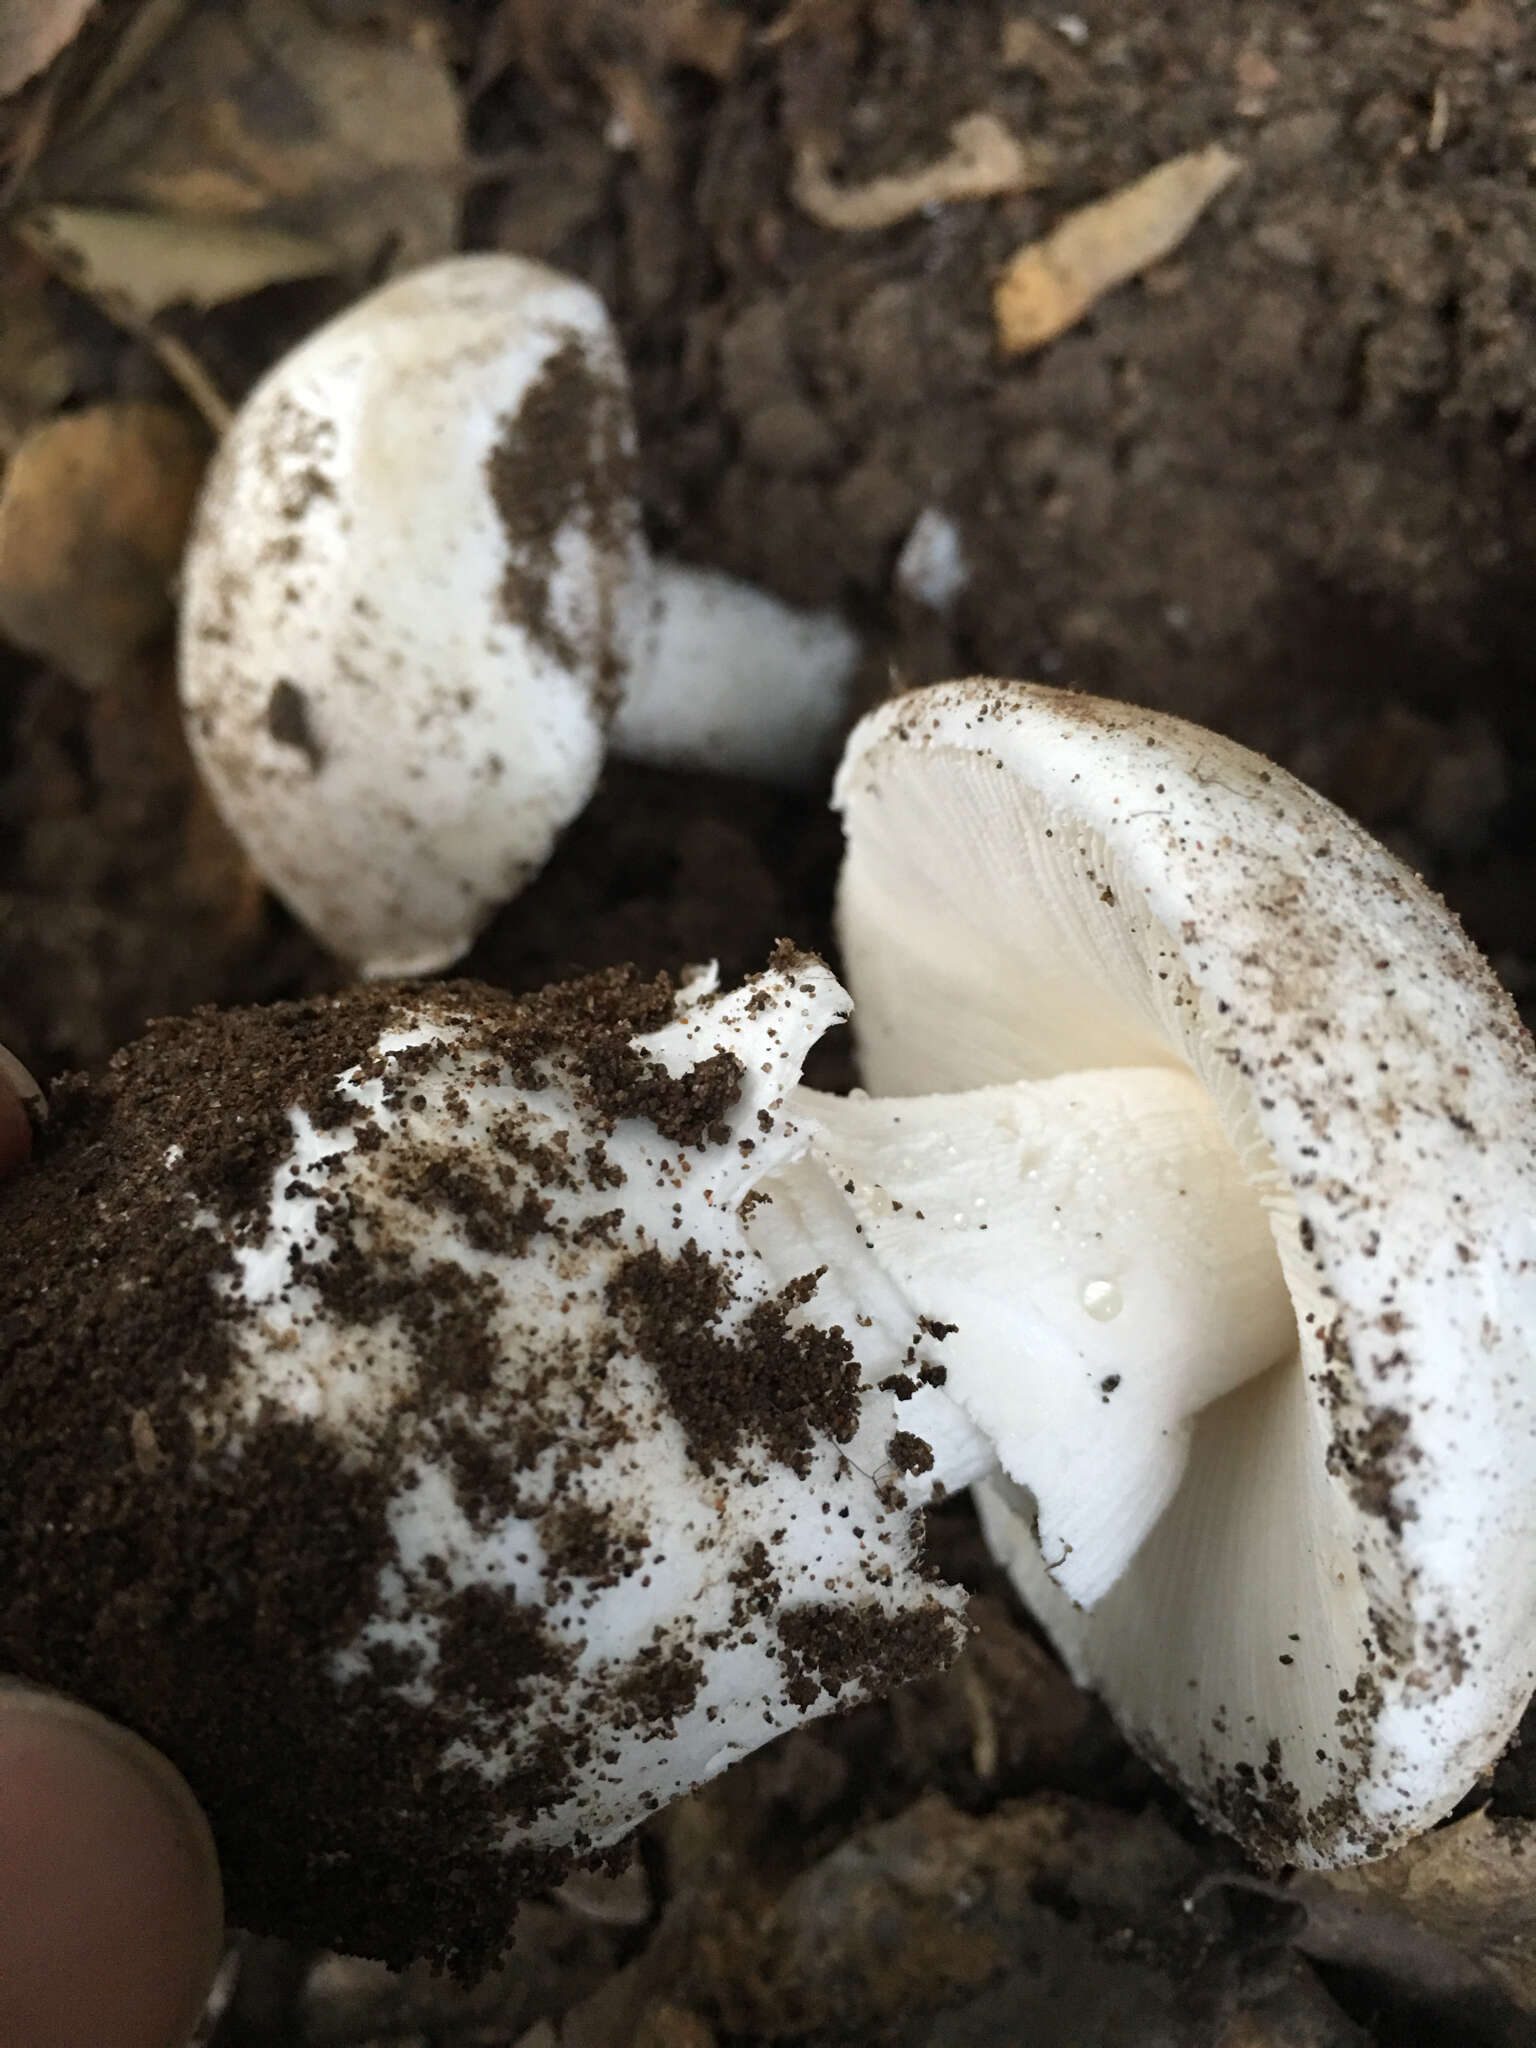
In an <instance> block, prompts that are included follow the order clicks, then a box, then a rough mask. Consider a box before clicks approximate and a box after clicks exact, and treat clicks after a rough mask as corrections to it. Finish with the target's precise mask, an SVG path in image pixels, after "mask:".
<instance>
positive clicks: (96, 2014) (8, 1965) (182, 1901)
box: [0, 1680, 223, 2048]
mask: <svg viewBox="0 0 1536 2048" xmlns="http://www.w3.org/2000/svg"><path fill="white" fill-rule="evenodd" d="M222 1941H223V1900H222V1896H221V1892H220V1886H219V1876H218V1863H217V1859H216V1857H215V1854H214V1848H213V1838H212V1836H211V1834H210V1832H209V1828H208V1823H207V1821H206V1819H205V1818H204V1816H203V1813H202V1810H201V1809H200V1808H199V1806H198V1805H197V1802H196V1801H195V1800H194V1799H193V1797H192V1794H191V1792H190V1791H189V1790H188V1788H187V1785H186V1782H185V1780H184V1779H183V1778H182V1777H181V1775H180V1773H179V1772H178V1771H176V1770H175V1769H174V1768H173V1767H172V1765H171V1764H169V1763H168V1762H167V1761H166V1759H165V1758H164V1757H162V1756H161V1755H160V1754H159V1753H158V1751H156V1750H153V1749H151V1748H150V1747H149V1745H148V1744H147V1743H145V1742H142V1741H140V1739H139V1738H138V1737H137V1736H136V1735H133V1734H130V1733H129V1732H128V1731H127V1730H126V1729H123V1728H119V1727H117V1726H115V1725H114V1724H113V1723H112V1722H110V1721H107V1720H104V1719H103V1717H102V1716H101V1715H100V1714H97V1713H94V1712H92V1710H91V1709H90V1708H88V1707H83V1706H80V1705H79V1704H78V1703H77V1702H75V1701H73V1700H65V1699H61V1698H59V1697H58V1696H57V1695H56V1694H53V1693H49V1692H44V1691H40V1690H39V1689H38V1688H36V1687H34V1686H30V1685H27V1684H26V1683H24V1682H18V1681H14V1680H0V2041H3V2042H4V2043H5V2044H6V2048H44V2044H47V2048H75V2044H76V2043H78V2044H79V2048H87V2044H89V2048H180V2044H182V2043H183V2042H185V2040H186V2039H187V2036H188V2035H189V2034H190V2032H191V2030H192V2028H193V2026H194V2025H195V2023H196V2020H197V2016H198V2014H199V2012H200V2011H201V2010H202V2006H203V2002H204V2000H205V1998H206V1996H207V1993H208V1987H209V1985H210V1984H211V1982H212V1980H213V1974H214V1971H215V1970H216V1969H217V1967H218V1961H219V1953H220V1949H221V1946H222Z"/></svg>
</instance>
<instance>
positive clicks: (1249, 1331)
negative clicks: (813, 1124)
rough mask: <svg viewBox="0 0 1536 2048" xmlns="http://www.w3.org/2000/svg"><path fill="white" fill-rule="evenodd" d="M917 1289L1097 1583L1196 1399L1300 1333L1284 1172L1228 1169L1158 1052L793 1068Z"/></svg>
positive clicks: (874, 1241) (980, 1406) (817, 1151)
mask: <svg viewBox="0 0 1536 2048" xmlns="http://www.w3.org/2000/svg"><path fill="white" fill-rule="evenodd" d="M794 1109H795V1112H796V1114H797V1115H805V1114H807V1113H811V1114H814V1116H815V1118H816V1120H817V1126H818V1129H817V1134H816V1136H815V1138H814V1139H813V1142H812V1152H813V1155H814V1157H815V1158H816V1159H817V1160H818V1161H819V1162H820V1163H821V1164H822V1165H823V1166H824V1167H825V1169H826V1170H827V1172H828V1173H829V1174H830V1175H831V1176H832V1177H833V1178H834V1180H835V1181H836V1182H837V1184H838V1185H839V1186H840V1187H841V1188H842V1190H843V1194H844V1199H845V1200H846V1201H847V1202H848V1204H849V1206H850V1208H851V1209H852V1211H853V1214H854V1217H855V1219H856V1221H857V1226H858V1228H859V1230H860V1231H861V1233H862V1235H863V1239H864V1242H865V1243H866V1244H867V1245H868V1247H869V1249H870V1251H871V1253H872V1254H873V1256H874V1259H875V1261H876V1263H877V1264H878V1265H879V1267H880V1269H881V1271H882V1272H883V1273H885V1274H886V1275H887V1276H888V1277H889V1278H890V1279H891V1280H892V1281H893V1282H894V1284H895V1286H896V1287H897V1289H898V1290H899V1291H900V1293H901V1295H902V1297H903V1299H904V1301H905V1302H906V1303H907V1304H908V1306H909V1310H910V1313H911V1314H912V1315H914V1316H916V1317H918V1318H921V1319H922V1320H923V1321H924V1322H925V1323H926V1325H927V1326H928V1327H929V1328H930V1329H934V1328H942V1327H943V1326H946V1325H947V1326H949V1331H948V1334H947V1335H946V1336H944V1338H943V1339H942V1341H930V1342H929V1343H928V1344H927V1345H926V1346H924V1347H922V1354H923V1355H924V1356H926V1357H928V1358H930V1359H932V1360H935V1361H938V1362H941V1363H942V1365H943V1366H944V1368H945V1371H946V1380H945V1392H946V1393H947V1394H948V1395H949V1396H950V1397H951V1398H952V1399H954V1400H955V1401H956V1402H958V1403H959V1405H960V1407H961V1408H962V1409H963V1410H964V1411H965V1414H966V1415H967V1417H968V1418H969V1419H970V1420H971V1421H972V1422H973V1423H974V1424H975V1426H976V1428H977V1429H978V1431H979V1432H980V1433H981V1436H982V1438H983V1439H984V1441H985V1445H986V1446H987V1447H989V1449H990V1456H987V1454H986V1451H985V1450H983V1451H981V1452H980V1456H981V1459H982V1464H981V1467H980V1469H978V1465H977V1456H978V1452H977V1451H976V1450H973V1451H972V1453H971V1456H970V1458H969V1459H968V1460H966V1462H965V1463H964V1465H961V1466H959V1467H956V1466H955V1465H951V1466H950V1468H949V1469H945V1467H944V1466H943V1465H942V1464H941V1465H940V1466H939V1467H938V1471H937V1476H938V1477H940V1478H941V1479H943V1480H944V1482H945V1483H946V1484H947V1485H949V1486H957V1485H965V1484H968V1483H969V1482H970V1481H971V1480H972V1479H974V1478H979V1477H981V1476H982V1470H984V1469H987V1468H989V1467H990V1466H991V1465H992V1464H993V1463H996V1464H998V1465H1001V1467H1002V1469H1003V1471H1004V1472H1005V1473H1006V1474H1007V1475H1008V1476H1009V1477H1010V1478H1011V1479H1013V1480H1014V1481H1016V1482H1017V1483H1018V1484H1020V1485H1022V1486H1026V1487H1028V1488H1029V1490H1030V1492H1031V1493H1032V1494H1033V1495H1034V1498H1035V1501H1036V1504H1037V1507H1038V1511H1039V1542H1040V1548H1041V1551H1042V1554H1043V1555H1044V1557H1045V1559H1046V1560H1047V1563H1048V1565H1049V1567H1050V1570H1051V1573H1052V1576H1053V1577H1054V1578H1055V1580H1056V1582H1057V1584H1058V1585H1060V1586H1061V1587H1062V1589H1063V1591H1064V1592H1066V1593H1067V1594H1069V1595H1070V1597H1071V1598H1072V1599H1074V1600H1075V1601H1077V1602H1078V1603H1079V1604H1080V1605H1082V1606H1084V1607H1091V1606H1092V1605H1093V1604H1094V1603H1095V1602H1096V1601H1097V1600H1098V1599H1100V1598H1101V1597H1102V1596H1103V1594H1104V1593H1106V1592H1107V1591H1108V1590H1109V1588H1110V1586H1111V1585H1113V1584H1114V1582H1115V1580H1116V1579H1118V1578H1119V1576H1120V1574H1121V1572H1122V1571H1123V1570H1124V1568H1125V1566H1126V1565H1127V1564H1128V1563H1129V1562H1130V1559H1131V1558H1132V1556H1133V1555H1134V1554H1135V1552H1136V1550H1137V1549H1138V1548H1139V1546H1140V1544H1141V1542H1142V1540H1143V1538H1144V1537H1145V1536H1146V1535H1147V1533H1148V1531H1149V1530H1150V1529H1151V1528H1152V1526H1153V1524H1154V1523H1155V1522H1156V1521H1157V1519H1158V1517H1159V1516H1160V1515H1161V1513H1162V1511H1163V1509H1164V1508H1165V1507H1166V1506H1167V1504H1168V1502H1169V1500H1170V1499H1171V1498H1172V1497H1173V1493H1174V1490H1175V1488H1176V1487H1177V1486H1178V1483H1179V1480H1180V1478H1181V1477H1182V1475H1183V1472H1184V1467H1185V1463H1186V1460H1187V1458H1188V1454H1189V1442H1190V1432H1191V1429H1192V1426H1193V1423H1194V1420H1195V1418H1196V1416H1197V1415H1198V1414H1199V1413H1200V1411H1201V1410H1202V1409H1204V1408H1206V1407H1207V1406H1208V1405H1209V1404H1210V1403H1211V1402H1212V1401H1214V1400H1216V1399H1218V1398H1219V1397H1220V1396H1221V1395H1223V1394H1227V1393H1230V1392H1231V1391H1232V1389H1233V1388H1234V1387H1237V1386H1240V1385H1241V1384H1242V1383H1243V1382H1244V1381H1245V1380H1248V1379H1250V1378H1252V1377H1253V1376H1254V1374H1256V1373H1259V1372H1262V1371H1264V1370H1265V1369H1266V1368H1267V1367H1268V1366H1271V1365H1274V1364H1275V1363H1277V1362H1278V1361H1280V1360H1283V1359H1288V1358H1290V1357H1291V1356H1292V1354H1293V1353H1294V1350H1295V1346H1296V1325H1295V1317H1294V1314H1293V1311H1292V1306H1291V1300H1290V1296H1289V1294H1288V1292H1287V1290H1286V1285H1285V1280H1284V1277H1283V1275H1282V1273H1281V1270H1280V1261H1279V1259H1278V1257H1277V1255H1276V1251H1275V1241H1274V1237H1273V1235H1272V1224H1273V1212H1275V1211H1278V1213H1279V1216H1280V1217H1281V1218H1282V1219H1283V1220H1285V1221H1286V1222H1289V1221H1290V1220H1291V1217H1292V1213H1293V1207H1294V1205H1293V1203H1292V1202H1291V1200H1290V1199H1289V1194H1288V1191H1285V1192H1282V1191H1280V1190H1279V1189H1275V1190H1274V1191H1272V1192H1271V1191H1268V1190H1261V1189H1259V1188H1256V1187H1254V1186H1253V1185H1252V1184H1251V1183H1250V1181H1249V1180H1248V1178H1247V1176H1246V1175H1245V1174H1244V1172H1243V1170H1242V1167H1241V1165H1240V1163H1239V1161H1238V1158H1237V1155H1236V1154H1235V1152H1234V1151H1233V1149H1232V1146H1231V1144H1230V1142H1229V1140H1228V1139H1227V1136H1226V1133H1225V1132H1224V1131H1223V1129H1222V1127H1221V1123H1220V1121H1219V1119H1218V1117H1217V1115H1216V1112H1215V1110H1214V1108H1213V1107H1212V1105H1211V1101H1210V1098H1209V1096H1208V1095H1207V1094H1206V1093H1205V1091H1204V1089H1203V1088H1201V1086H1200V1085H1199V1083H1198V1082H1197V1081H1196V1080H1195V1079H1194V1078H1193V1076H1191V1075H1189V1074H1188V1073H1185V1072H1182V1071H1180V1070H1178V1069H1175V1068H1168V1067H1140V1068H1106V1069H1100V1070H1097V1071H1090V1072H1087V1073H1081V1074H1070V1075H1063V1076H1060V1077H1058V1078H1056V1079H1053V1080H1048V1081H1034V1082H1028V1081H1026V1082H1019V1083H1015V1084H1012V1085H1008V1086H1000V1087H992V1088H979V1089H976V1090H974V1091H972V1092H969V1093H966V1094H961V1095H931V1096H919V1097H903V1098H899V1099H896V1100H891V1101H876V1100H871V1099H869V1098H867V1097H865V1098H862V1099H861V1098H858V1097H854V1098H851V1099H848V1100H840V1099H838V1098H835V1097H831V1096H825V1095H818V1094H814V1093H813V1092H812V1091H811V1090H809V1089H801V1090H799V1091H798V1092H797V1094H796V1097H795V1102H794Z"/></svg>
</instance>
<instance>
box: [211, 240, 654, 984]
mask: <svg viewBox="0 0 1536 2048" xmlns="http://www.w3.org/2000/svg"><path fill="white" fill-rule="evenodd" d="M634 482H635V444H634V429H633V424H632V420H631V417H630V409H629V397H628V384H627V380H626V376H625V371H624V366H623V362H622V359H621V356H620V353H619V348H618V344H617V341H616V338H615V336H614V333H613V330H612V327H611V325H610V322H609V319H608V315H607V313H606V311H605V310H604V307H603V304H602V301H601V300H600V299H599V298H598V297H597V295H596V294H595V293H594V292H592V291H590V290H589V289H588V288H587V287H586V286H585V285H583V284H580V283H577V282H576V281H575V280H573V279H570V278H566V277H562V276H561V275H560V274H559V273H558V272H555V271H552V270H548V269H545V268H544V267H543V266H542V265H540V264H537V263H531V262H527V261H525V260H524V259H522V258H520V257H513V256H495V255H486V256H466V257H455V258H453V259H451V260H450V261H448V262H445V263H440V264H437V265H434V266H432V267H430V268H428V269H425V270H419V271H416V272H413V273H412V274H410V275H408V276H406V277H403V278H400V279H398V280H396V281H394V282H393V283H390V284H387V285H385V286H383V287H382V288H380V289H379V290H378V291H375V292H373V293H371V294H369V295H368V296H367V297H366V298H364V299H361V300H359V301H358V303H357V304H356V305H354V306H352V307H350V308H349V309H348V310H347V311H346V312H345V313H343V314H341V315H340V316H339V318H337V319H335V320H333V321H331V322H330V323H329V324H328V325H327V326H324V327H322V328H320V329H319V330H318V331H317V332H316V333H314V334H312V335H311V336H309V337H308V339H307V340H305V341H304V342H303V343H302V344H301V345H300V346H299V347H298V348H297V349H295V350H293V351H292V353H291V354H289V355H287V356H285V357H284V358H283V359H282V360H281V361H280V362H279V363H278V364H277V365H276V366H275V367H274V368H273V369H272V370H271V371H270V372H269V373H268V375H267V376H266V377H265V378H264V379H263V381H262V382H261V383H260V384H259V385H258V386H257V387H256V389H255V391H254V392H253V393H252V394H251V396H250V397H249V398H248V399H247V400H246V402H245V404H244V405H243V406H242V408H241V410H240V412H239V414H238V416H237V417H236V419H235V422H234V424H233V426H232V427H231V428H230V431H229V433H228V435H227V436H226V438H225V440H224V442H223V445H222V446H221V448H220V450H219V452H218V455H217V456H216V458H215V460H214V463H213V465H212V468H211V470H210V472H209V476H208V480H207V483H206V486H205V488H204V492H203V496H202V500H201V503H200V506H199V509H198V513H197V517H196V521H195V524H194V528H193V533H192V538H191V542H190V544H189V547H188V552H187V557H186V564H185V570H184V579H183V581H184V597H183V606H182V629H181V693H182V701H183V706H184V710H185V716H186V723H187V730H188V734H189V736H190V739H191V743H192V747H193V750H194V752H195V754H196V756H197V759H198V762H199V765H200V766H201V768H202V770H203V772H204V775H205V776H206V778H207V781H208V783H209V786H210V788H211V789H212V791H213V794H214V796H215V799H216V801H217V802H218V804H219V807H220V809H221V810H222V811H223V813H224V815H225V817H226V818H227V819H228V821H229V823H230V825H231V826H232V827H233V829H234V831H235V833H236V834H237V836H238V837H239V838H240V840H241V841H242V843H243V844H244V846H245V848H246V851H247V852H248V853H249V855H250V857H251V859H252V861H253V862H254V863H255V865H256V867H257V868H258V869H259V870H260V871H261V873H262V874H263V875H264V876H265V878H266V879H267V881H268V882H269V883H270V884H271V885H272V887H273V888H274V889H275V890H276V892H277V893H278V895H280V896H281V897H282V898H283V899H284V901H285V902H286V903H287V904H288V905H289V906H290V908H291V909H292V910H293V911H294V913H295V914H296V915H297V916H298V917H299V918H300V919H301V920H302V921H303V922H304V923H305V924H307V925H308V926H310V928H311V929H312V930H313V931H314V932H315V933H316V934H317V935H318V936H319V937H320V938H322V939H323V940H324V941H325V943H326V944H327V945H329V946H330V947H332V949H333V950H334V951H336V952H338V953H340V954H341V955H342V956H343V957H344V958H346V959H348V960H349V961H351V962H353V963H354V964H355V965H357V966H359V967H361V968H362V969H363V971H364V972H365V973H368V974H388V973H402V974H403V973H418V972H426V971H429V970H431V969H434V968H438V967H443V966H446V965H447V964H449V963H450V962H451V961H453V960H454V959H456V958H457V957H458V955H459V954H460V953H462V952H463V951H464V950H465V949H466V947H467V946H468V945H469V944H470V943H471V941H472V939H473V938H474V935H475V933H476V931H477V930H478V928H479V927H480V925H481V924H482V923H483V922H484V920H485V919H486V917H487V916H488V915H489V914H490V912H491V911H492V910H493V909H495V908H496V906H497V905H498V904H500V903H503V902H505V901H506V900H507V899H508V898H509V897H511V896H513V895H514V894H515V893H516V892H517V890H518V889H519V888H521V887H522V885H523V884H524V883H525V882H526V881H527V880H528V879H529V877H530V876H531V875H532V874H533V873H534V872H535V871H536V870H537V869H538V868H539V867H540V866H541V865H542V863H543V862H544V861H545V860H546V859H547V857H548V855H549V853H550V850H551V848H552V846H553V844H554V841H555V838H556V836H557V834H558V833H559V832H560V830H561V829H562V827H563V826H564V825H565V824H566V823H567V822H568V820H569V819H570V818H572V817H573V816H574V815H575V814H576V813H577V812H578V811H579V810H580V809H581V808H582V806H583V805H584V804H585V803H586V801H587V798H588V797H589V796H590V794H591V791H592V788H593V786H594V784H595V782H596V779H597V774H598V770H599V768H600V766H601V762H602V752H603V741H604V732H605V728H606V726H607V723H608V719H609V717H610V715H611V712H612V709H613V706H614V704H615V703H616V702H617V700H618V697H619V695H620V693H621V691H622V688H623V684H624V679H625V675H626V673H627V671H628V669H629V667H630V665H631V662H632V660H633V659H634V656H635V654H636V652H637V650H638V649H639V647H640V644H641V637H642V636H643V634H644V633H645V632H646V631H647V629H648V610H649V562H648V557H647V556H646V553H645V550H644V546H643V542H642V538H641V535H640V531H639V525H638V511H637V507H636V501H635V493H634Z"/></svg>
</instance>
